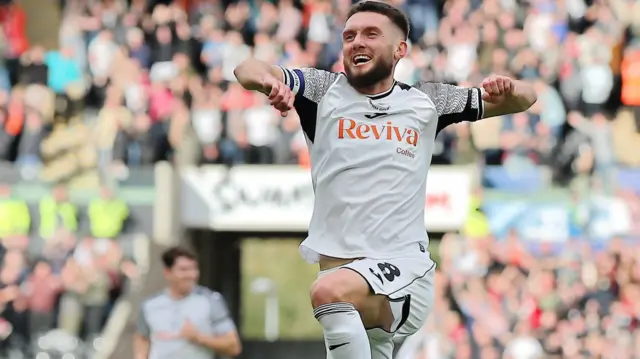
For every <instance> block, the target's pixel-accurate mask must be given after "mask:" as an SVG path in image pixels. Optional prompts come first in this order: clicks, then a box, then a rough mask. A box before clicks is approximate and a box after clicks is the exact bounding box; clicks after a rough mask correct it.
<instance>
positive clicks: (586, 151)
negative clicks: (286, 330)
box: [0, 0, 640, 359]
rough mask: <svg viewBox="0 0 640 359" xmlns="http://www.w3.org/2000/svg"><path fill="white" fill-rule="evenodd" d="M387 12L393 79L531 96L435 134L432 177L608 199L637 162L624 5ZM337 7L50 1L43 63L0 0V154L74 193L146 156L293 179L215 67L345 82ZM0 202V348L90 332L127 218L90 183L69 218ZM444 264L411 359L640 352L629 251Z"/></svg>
mask: <svg viewBox="0 0 640 359" xmlns="http://www.w3.org/2000/svg"><path fill="white" fill-rule="evenodd" d="M391 2H392V3H394V4H396V5H398V6H400V7H402V8H403V9H404V10H405V11H406V12H407V14H408V15H409V17H410V20H411V24H412V31H411V34H410V42H411V50H410V54H409V56H408V57H407V58H405V59H403V60H401V62H400V63H399V64H398V67H397V69H396V78H397V79H398V80H400V81H403V82H406V83H414V82H416V81H418V80H421V79H424V80H434V81H442V82H449V83H457V84H460V85H463V86H472V85H474V84H478V83H479V82H480V81H481V80H482V78H483V77H484V76H487V75H489V74H491V73H497V74H505V75H509V76H514V77H517V78H521V79H526V80H529V81H532V82H534V83H535V85H536V89H537V91H538V94H539V101H538V103H537V104H536V105H535V106H534V107H532V108H531V109H530V110H529V111H527V112H526V113H522V114H515V115H511V116H504V117H501V118H498V119H494V120H490V121H481V122H478V123H475V124H473V125H471V126H469V125H466V124H460V125H456V126H451V127H450V128H448V129H447V130H445V131H443V132H442V133H441V134H440V135H439V136H438V138H437V145H436V146H435V149H436V150H435V151H436V153H435V154H434V159H433V163H434V164H438V165H447V164H468V163H478V164H484V165H487V166H502V167H503V168H506V169H508V170H509V171H511V170H514V169H515V170H516V171H522V170H524V169H527V168H532V167H536V166H538V165H546V166H548V168H550V169H551V171H552V178H553V179H555V180H556V181H557V182H559V183H567V182H568V181H569V180H571V179H573V178H574V177H580V176H582V175H584V176H586V177H588V178H589V180H591V179H593V180H594V182H597V183H599V184H601V185H603V186H605V187H606V186H611V185H613V184H614V183H615V182H616V179H617V171H618V170H619V169H622V168H633V167H640V1H637V0H446V1H441V0H392V1H391ZM351 4H352V1H351V0H331V1H330V0H306V1H300V0H279V1H264V0H247V1H232V0H175V1H166V0H164V1H163V0H63V1H60V9H61V14H62V22H61V25H60V29H59V47H58V48H55V49H52V48H48V49H45V48H44V47H42V46H40V45H39V44H36V43H30V41H29V39H28V38H27V36H26V30H25V22H26V21H28V19H27V18H26V13H25V12H24V10H22V9H21V8H20V6H19V5H18V4H15V3H13V2H12V1H10V0H2V4H0V22H1V23H2V25H1V28H2V30H3V31H0V53H1V54H2V56H0V160H1V161H10V162H14V163H15V164H16V166H18V167H19V168H20V169H21V173H22V174H23V176H25V177H26V178H34V177H38V176H39V177H40V178H41V179H43V180H45V181H49V182H54V183H65V184H66V185H68V186H71V187H76V186H94V187H96V186H100V185H101V184H102V183H104V179H105V177H108V176H116V177H125V176H127V175H128V173H130V170H131V169H132V168H138V167H145V166H148V165H151V164H153V163H155V162H156V161H159V160H170V161H172V162H174V163H176V164H178V165H180V164H199V163H225V164H243V163H249V164H272V163H276V164H300V165H303V166H306V165H307V164H308V153H307V149H306V142H305V140H304V136H303V135H302V132H301V129H300V123H299V118H298V117H297V114H296V113H295V112H290V114H289V116H288V117H286V118H281V117H280V116H279V114H278V113H277V112H276V111H274V110H273V109H272V108H271V107H270V106H269V105H268V103H267V102H266V101H265V97H264V96H262V95H258V94H255V93H251V92H247V91H245V90H244V89H242V87H240V86H239V85H238V84H237V83H236V82H235V81H234V76H233V69H234V67H235V66H236V65H238V64H239V63H240V62H241V61H242V60H244V59H245V58H247V57H248V56H255V57H257V58H259V59H261V60H265V61H267V62H270V63H274V64H279V65H282V66H286V67H306V66H313V67H318V68H321V69H326V70H329V71H342V64H341V62H342V59H341V46H342V45H341V37H340V32H341V30H342V28H343V26H344V23H345V18H346V14H347V12H348V9H349V6H350V5H351ZM591 175H593V176H591ZM0 192H2V193H0V230H2V231H3V233H0V238H2V242H1V245H0V308H1V309H0V310H1V312H2V318H3V319H0V336H4V337H5V338H6V340H0V342H1V343H2V344H0V347H1V349H2V350H5V351H6V350H10V349H11V348H12V347H20V346H23V347H24V346H29V345H30V343H31V339H33V336H34V333H37V332H46V331H47V330H49V329H52V328H56V327H58V328H63V329H65V331H67V332H69V333H72V334H74V335H78V336H83V337H85V338H90V337H92V336H95V335H96V333H98V332H99V330H100V328H101V326H102V324H103V323H104V320H105V317H106V313H107V312H108V309H109V307H110V305H112V303H113V299H114V298H115V297H116V295H117V293H119V292H120V291H121V288H122V283H123V281H124V280H126V278H131V277H133V276H135V265H134V264H133V263H132V261H131V260H130V259H129V257H128V256H127V255H126V252H127V249H126V246H127V245H126V241H124V240H122V236H121V233H123V231H125V229H124V228H125V224H126V218H127V217H128V211H127V209H126V205H124V203H122V202H121V201H119V200H117V198H115V197H114V196H113V194H112V193H111V191H110V190H108V189H107V188H104V189H103V190H102V196H101V197H99V198H95V199H94V201H95V202H92V203H91V204H89V206H88V207H87V208H79V207H75V205H74V204H73V203H71V202H69V201H68V198H67V195H66V189H65V187H62V186H60V187H57V188H56V190H54V191H53V193H52V195H51V197H50V198H49V197H47V198H44V199H43V200H42V202H40V203H39V204H38V205H37V206H36V207H35V208H34V207H33V206H31V207H30V206H27V204H26V203H23V202H20V201H19V200H16V199H13V198H12V197H11V195H10V193H9V192H10V190H9V189H3V190H2V191H0ZM94 203H95V204H94ZM638 203H640V201H639V202H638ZM638 208H640V205H637V206H636V207H635V211H636V212H638V213H640V210H638ZM125 232H126V231H125ZM441 251H442V265H441V268H442V269H443V270H442V271H441V272H440V273H439V274H438V286H439V287H438V289H437V290H436V293H438V295H439V298H438V300H437V303H436V310H435V311H434V315H433V317H432V320H433V321H435V322H436V323H439V324H438V325H437V326H431V327H428V328H427V335H426V336H425V340H424V343H423V344H424V345H423V346H422V349H424V350H423V353H422V354H424V356H421V357H420V358H421V359H422V358H424V359H494V358H496V359H537V358H554V357H555V358H567V359H573V358H603V359H605V358H611V359H614V358H615V359H632V358H638V357H640V347H638V346H637V343H640V333H638V332H636V331H635V330H636V328H638V327H639V322H638V318H640V307H639V306H638V305H636V303H635V302H637V301H634V300H633V297H634V296H636V295H637V294H638V293H637V292H638V291H639V290H640V289H639V287H638V285H639V284H640V283H639V281H640V261H639V260H638V259H637V258H636V257H635V254H634V253H635V252H638V251H637V248H636V247H634V249H633V250H631V249H630V248H628V247H627V244H624V243H621V242H619V241H615V240H614V241H611V242H610V245H609V247H607V248H606V249H604V250H602V251H601V252H598V253H595V252H594V251H593V250H592V249H590V248H584V247H581V246H577V247H576V248H574V249H573V250H570V251H565V252H564V255H563V256H560V257H557V256H555V257H554V256H545V255H544V254H545V253H542V256H541V257H540V256H539V257H536V259H533V257H532V255H531V253H530V251H529V250H528V249H526V248H524V247H522V244H521V243H520V242H519V241H518V240H517V238H515V237H513V236H512V237H511V239H509V240H507V241H505V242H500V243H494V242H491V241H487V240H470V239H467V238H464V237H462V236H457V235H451V236H447V237H446V238H445V240H444V241H443V244H442V247H441ZM538 254H540V253H538ZM594 258H596V259H597V260H595V261H592V259H594ZM431 339H434V340H431ZM503 351H504V352H505V354H504V355H503ZM422 354H420V355H422ZM634 355H635V356H634ZM0 356H1V357H5V356H4V354H2V353H0Z"/></svg>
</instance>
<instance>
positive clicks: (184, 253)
mask: <svg viewBox="0 0 640 359" xmlns="http://www.w3.org/2000/svg"><path fill="white" fill-rule="evenodd" d="M178 258H188V259H191V260H194V261H195V260H196V255H195V254H193V252H191V251H190V250H188V249H186V248H182V247H171V248H169V249H167V250H166V251H164V253H162V264H164V267H165V268H167V269H169V268H172V267H173V265H174V264H176V261H177V260H178Z"/></svg>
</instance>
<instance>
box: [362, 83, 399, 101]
mask: <svg viewBox="0 0 640 359" xmlns="http://www.w3.org/2000/svg"><path fill="white" fill-rule="evenodd" d="M397 84H398V82H397V81H396V80H393V83H392V84H391V87H390V88H389V89H388V90H386V91H384V92H381V93H379V94H377V95H366V96H367V97H368V98H370V99H372V100H379V99H381V98H385V97H387V96H389V95H391V93H392V92H393V89H394V88H395V87H396V85H397Z"/></svg>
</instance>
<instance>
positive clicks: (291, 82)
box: [280, 67, 339, 143]
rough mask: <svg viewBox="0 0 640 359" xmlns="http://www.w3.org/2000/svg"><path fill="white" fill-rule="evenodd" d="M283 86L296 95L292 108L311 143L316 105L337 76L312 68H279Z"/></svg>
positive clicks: (314, 126) (314, 129)
mask: <svg viewBox="0 0 640 359" xmlns="http://www.w3.org/2000/svg"><path fill="white" fill-rule="evenodd" d="M280 69H281V70H282V76H283V79H284V81H283V82H284V84H285V85H287V86H289V88H290V89H291V91H292V92H293V93H294V94H295V95H296V99H295V101H294V103H293V106H294V107H295V109H296V112H298V116H299V117H300V124H301V126H302V130H303V131H304V133H305V136H307V138H308V139H309V141H311V142H312V143H313V141H314V137H315V131H316V121H317V110H318V104H319V103H320V101H321V100H322V98H323V97H324V95H325V94H326V93H327V91H328V90H329V87H331V85H332V84H333V83H334V82H335V81H336V79H337V78H338V76H339V74H337V73H334V72H328V71H324V70H319V69H314V68H301V69H287V68H284V67H280Z"/></svg>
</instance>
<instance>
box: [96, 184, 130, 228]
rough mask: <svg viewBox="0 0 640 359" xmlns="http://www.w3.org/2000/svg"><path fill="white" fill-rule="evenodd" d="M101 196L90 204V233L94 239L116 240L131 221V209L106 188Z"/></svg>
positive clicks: (101, 192) (104, 187)
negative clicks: (126, 223)
mask: <svg viewBox="0 0 640 359" xmlns="http://www.w3.org/2000/svg"><path fill="white" fill-rule="evenodd" d="M100 194H101V197H100V198H96V199H94V200H92V201H91V203H90V204H89V224H90V227H91V229H90V233H91V236H92V237H93V238H98V239H114V238H116V237H117V236H118V235H120V233H122V229H123V227H124V225H125V222H126V220H127V219H129V208H128V207H127V204H126V203H124V202H123V201H122V200H121V199H119V198H117V197H114V194H113V191H112V190H111V189H110V188H108V187H106V186H103V187H102V189H101V191H100Z"/></svg>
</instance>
